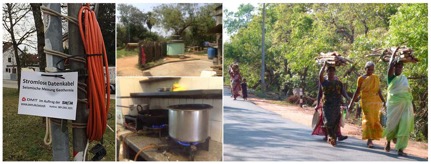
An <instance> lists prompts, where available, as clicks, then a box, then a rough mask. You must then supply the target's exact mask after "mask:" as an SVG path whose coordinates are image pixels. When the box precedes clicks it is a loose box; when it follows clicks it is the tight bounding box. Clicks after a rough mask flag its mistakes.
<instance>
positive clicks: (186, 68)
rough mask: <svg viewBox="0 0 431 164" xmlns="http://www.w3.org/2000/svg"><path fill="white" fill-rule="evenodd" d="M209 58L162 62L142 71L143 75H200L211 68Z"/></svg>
mask: <svg viewBox="0 0 431 164" xmlns="http://www.w3.org/2000/svg"><path fill="white" fill-rule="evenodd" d="M212 65H213V63H212V61H211V60H192V61H184V62H174V63H167V64H163V65H160V66H157V67H154V68H151V69H148V70H145V71H144V76H200V75H201V72H202V71H204V70H212V69H211V66H212Z"/></svg>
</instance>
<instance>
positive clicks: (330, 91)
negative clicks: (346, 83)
mask: <svg viewBox="0 0 431 164" xmlns="http://www.w3.org/2000/svg"><path fill="white" fill-rule="evenodd" d="M326 65H327V63H326V62H325V63H324V64H323V66H322V68H321V69H320V72H319V82H320V85H321V87H322V91H323V98H322V103H323V118H324V119H323V124H324V125H323V126H324V128H326V132H327V134H328V143H330V144H331V145H332V146H335V145H336V144H337V139H336V137H337V135H336V132H337V128H338V126H339V123H340V118H341V113H340V106H341V100H342V99H341V98H342V92H343V91H342V88H343V84H342V83H341V82H340V81H339V80H336V79H335V67H332V66H328V68H327V69H326V72H327V74H328V79H325V78H324V76H323V74H324V73H323V72H324V70H325V68H326ZM318 105H319V104H318Z"/></svg>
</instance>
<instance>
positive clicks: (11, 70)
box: [3, 42, 39, 80]
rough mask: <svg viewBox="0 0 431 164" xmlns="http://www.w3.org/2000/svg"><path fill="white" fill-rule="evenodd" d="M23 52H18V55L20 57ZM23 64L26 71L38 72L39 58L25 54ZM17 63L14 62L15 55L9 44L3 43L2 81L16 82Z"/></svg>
mask: <svg viewBox="0 0 431 164" xmlns="http://www.w3.org/2000/svg"><path fill="white" fill-rule="evenodd" d="M22 54H24V52H22V51H18V55H19V56H22ZM27 55H28V56H27V57H26V60H25V62H24V61H22V64H25V65H26V66H25V67H22V68H26V69H30V70H34V71H39V58H38V55H36V54H27ZM17 71H18V68H17V62H16V60H15V53H14V50H13V45H12V43H11V42H3V79H4V80H17V75H16V74H17Z"/></svg>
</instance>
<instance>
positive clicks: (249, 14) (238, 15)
mask: <svg viewBox="0 0 431 164" xmlns="http://www.w3.org/2000/svg"><path fill="white" fill-rule="evenodd" d="M254 9H255V7H254V6H253V5H251V4H249V3H248V4H240V5H239V7H238V11H237V12H232V11H229V10H227V9H226V10H224V13H225V14H226V18H227V19H225V20H224V25H225V28H226V30H227V33H228V34H233V33H236V32H238V30H239V29H240V28H243V27H247V24H248V23H249V22H250V21H251V19H252V18H253V11H254Z"/></svg>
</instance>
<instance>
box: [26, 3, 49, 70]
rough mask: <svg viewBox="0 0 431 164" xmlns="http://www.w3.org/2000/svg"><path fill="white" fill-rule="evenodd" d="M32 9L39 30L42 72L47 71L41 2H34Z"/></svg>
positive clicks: (38, 43) (38, 45) (39, 53)
mask: <svg viewBox="0 0 431 164" xmlns="http://www.w3.org/2000/svg"><path fill="white" fill-rule="evenodd" d="M30 5H31V9H32V11H33V18H34V24H35V26H36V31H37V54H38V55H39V69H40V71H41V72H45V67H46V57H45V52H44V51H43V48H44V47H45V32H44V31H43V29H44V27H43V22H42V14H41V11H40V6H42V4H41V3H32V4H30Z"/></svg>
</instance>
